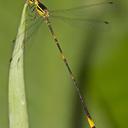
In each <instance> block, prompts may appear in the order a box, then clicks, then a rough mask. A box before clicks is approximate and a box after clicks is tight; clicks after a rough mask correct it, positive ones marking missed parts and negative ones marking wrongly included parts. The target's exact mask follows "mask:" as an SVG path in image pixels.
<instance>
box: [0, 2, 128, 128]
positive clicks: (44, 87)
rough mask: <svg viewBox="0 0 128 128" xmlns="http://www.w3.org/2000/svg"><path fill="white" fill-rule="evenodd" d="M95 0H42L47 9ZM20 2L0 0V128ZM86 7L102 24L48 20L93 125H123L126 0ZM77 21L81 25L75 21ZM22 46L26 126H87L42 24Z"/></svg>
mask: <svg viewBox="0 0 128 128" xmlns="http://www.w3.org/2000/svg"><path fill="white" fill-rule="evenodd" d="M98 1H100V0H91V1H89V0H81V1H79V0H64V1H60V0H54V1H51V0H44V1H43V2H44V3H45V5H47V6H48V7H49V8H51V9H61V8H62V9H63V8H70V7H75V6H77V5H82V4H89V3H96V2H98ZM23 5H24V1H23V0H20V1H17V0H13V1H12V0H6V1H5V0H1V1H0V128H8V127H9V125H8V70H9V60H10V57H11V53H12V48H13V43H12V40H13V39H14V38H15V35H16V32H17V28H18V25H19V22H20V16H21V12H22V8H23ZM94 8H95V7H93V8H89V9H87V12H85V14H86V13H87V14H86V16H89V17H92V18H94V17H95V18H97V19H105V20H106V19H107V20H109V21H110V24H109V25H103V24H102V23H93V24H92V23H91V24H90V23H86V22H85V23H84V24H83V23H77V22H74V23H72V22H70V21H69V22H70V23H69V24H66V22H64V23H63V22H61V21H59V20H58V21H59V22H57V20H56V21H55V22H53V27H54V28H55V31H56V34H57V36H58V38H59V40H60V42H61V45H62V47H63V49H64V52H65V53H66V57H67V58H68V60H69V63H70V65H71V67H72V69H73V72H74V74H75V76H76V78H77V81H78V83H79V87H80V90H81V92H82V94H83V95H84V97H85V100H86V104H87V106H88V109H89V111H90V113H91V115H92V117H93V119H94V120H95V123H96V126H97V128H124V127H127V120H128V116H127V115H128V86H127V85H128V57H127V56H128V50H127V49H128V1H127V0H120V1H119V0H114V5H112V6H109V5H107V6H99V7H96V8H95V9H94ZM81 25H82V26H81ZM34 34H35V36H32V38H31V39H30V40H29V41H28V43H27V44H26V48H25V82H26V96H27V105H28V113H29V122H30V128H51V127H52V128H85V127H88V124H87V122H86V120H85V119H86V118H85V116H84V115H83V112H82V108H81V104H80V102H79V100H78V98H77V94H76V92H75V89H74V87H73V86H72V81H71V80H70V78H69V75H68V72H67V70H66V68H65V66H64V64H63V62H62V61H61V57H60V55H59V54H58V51H57V49H56V47H55V44H54V42H53V39H52V37H51V36H50V33H49V32H48V29H47V26H46V25H45V24H43V25H41V27H40V29H39V30H38V31H37V32H36V33H34Z"/></svg>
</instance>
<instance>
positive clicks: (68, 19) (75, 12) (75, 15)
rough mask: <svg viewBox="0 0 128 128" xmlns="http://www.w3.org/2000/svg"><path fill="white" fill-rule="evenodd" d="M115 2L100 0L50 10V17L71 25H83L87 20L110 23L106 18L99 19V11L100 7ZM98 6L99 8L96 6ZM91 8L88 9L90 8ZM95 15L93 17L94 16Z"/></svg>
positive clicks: (91, 22)
mask: <svg viewBox="0 0 128 128" xmlns="http://www.w3.org/2000/svg"><path fill="white" fill-rule="evenodd" d="M110 4H113V2H111V1H109V2H100V3H94V4H88V5H82V6H78V7H74V8H69V9H58V10H52V11H50V18H51V21H52V20H62V21H63V22H65V23H68V24H70V25H72V24H74V25H75V26H78V27H79V26H83V25H85V22H87V23H89V24H95V23H100V24H108V23H109V22H108V21H106V20H102V19H101V20H99V19H97V18H96V17H97V15H95V14H96V13H97V11H98V12H99V10H100V7H103V6H106V5H110ZM95 7H98V8H95ZM90 8H91V10H87V9H90ZM92 17H93V18H92Z"/></svg>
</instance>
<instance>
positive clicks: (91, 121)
mask: <svg viewBox="0 0 128 128" xmlns="http://www.w3.org/2000/svg"><path fill="white" fill-rule="evenodd" d="M87 120H88V123H89V126H90V128H95V124H94V121H93V120H92V119H90V118H89V117H87Z"/></svg>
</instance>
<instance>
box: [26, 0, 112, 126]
mask: <svg viewBox="0 0 128 128" xmlns="http://www.w3.org/2000/svg"><path fill="white" fill-rule="evenodd" d="M27 4H28V6H29V7H30V9H31V10H32V13H33V14H34V16H35V18H36V17H39V18H41V19H42V21H44V22H45V23H46V24H47V26H48V29H49V32H50V33H51V35H52V37H53V39H54V42H55V44H56V46H57V48H58V50H59V52H60V54H61V57H62V59H63V62H64V64H65V66H66V68H67V70H68V72H69V75H70V77H71V80H72V81H73V85H74V87H75V88H76V92H77V94H78V96H79V99H80V102H81V105H82V107H83V111H84V114H85V116H86V118H87V121H88V124H89V126H90V128H95V124H94V121H93V120H92V117H91V115H90V113H89V111H88V109H87V106H86V104H85V101H84V98H83V96H82V94H81V92H80V89H79V87H78V83H77V81H76V79H75V77H74V74H73V72H72V70H71V67H70V66H69V63H68V61H67V59H66V57H65V55H64V53H63V50H62V48H61V46H60V42H59V40H58V38H57V36H56V34H55V32H54V30H53V27H52V24H51V21H50V18H51V17H56V18H57V17H60V18H61V16H57V15H55V16H54V15H53V14H54V12H64V11H73V10H80V9H81V8H85V7H90V6H92V5H93V6H97V5H101V4H112V2H111V1H110V2H101V3H96V4H92V5H87V6H80V7H75V8H71V9H66V10H56V11H50V10H49V9H48V8H47V7H46V6H45V5H44V4H43V3H42V2H41V1H40V0H27ZM63 18H65V19H70V17H63ZM74 20H78V19H77V18H74ZM79 20H82V19H79ZM83 20H87V21H96V20H89V19H83ZM99 22H103V23H105V24H108V22H107V21H99Z"/></svg>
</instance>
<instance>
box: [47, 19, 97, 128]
mask: <svg viewBox="0 0 128 128" xmlns="http://www.w3.org/2000/svg"><path fill="white" fill-rule="evenodd" d="M46 23H47V25H48V28H49V31H50V32H51V34H52V36H53V38H54V41H55V43H56V46H57V48H58V50H59V52H60V54H61V56H62V59H63V61H64V64H65V66H66V67H67V70H68V72H69V74H70V76H71V79H72V81H73V83H74V86H75V88H76V91H77V93H78V96H79V98H80V102H81V104H82V107H83V111H84V114H85V115H86V117H87V121H88V123H89V126H90V128H96V127H95V124H94V121H93V120H92V118H91V116H90V113H89V111H88V109H87V106H86V104H85V102H84V98H83V96H82V94H81V92H80V89H79V87H78V83H77V81H76V79H75V77H74V75H73V72H72V70H71V68H70V66H69V64H68V61H67V59H66V58H65V56H64V53H63V50H62V48H61V46H60V44H59V41H58V39H57V37H56V35H55V33H54V31H53V28H52V26H51V23H50V21H49V19H48V18H46Z"/></svg>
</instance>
